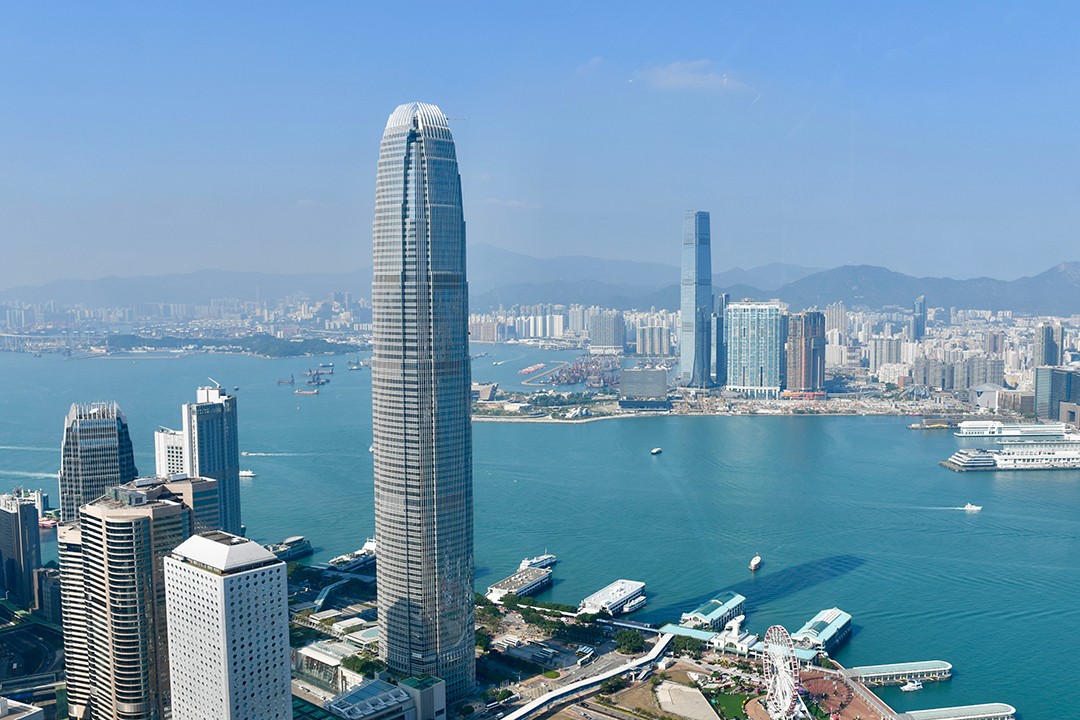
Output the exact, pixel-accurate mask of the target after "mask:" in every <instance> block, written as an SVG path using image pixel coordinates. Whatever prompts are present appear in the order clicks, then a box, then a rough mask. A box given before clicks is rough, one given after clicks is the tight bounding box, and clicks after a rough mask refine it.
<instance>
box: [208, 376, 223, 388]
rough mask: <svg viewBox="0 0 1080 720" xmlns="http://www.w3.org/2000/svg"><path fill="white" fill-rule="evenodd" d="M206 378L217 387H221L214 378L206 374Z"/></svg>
mask: <svg viewBox="0 0 1080 720" xmlns="http://www.w3.org/2000/svg"><path fill="white" fill-rule="evenodd" d="M206 379H207V380H209V381H210V382H212V383H214V384H215V385H217V386H218V387H219V388H220V387H221V383H219V382H218V381H217V380H215V379H214V378H212V377H209V376H208V377H207V378H206Z"/></svg>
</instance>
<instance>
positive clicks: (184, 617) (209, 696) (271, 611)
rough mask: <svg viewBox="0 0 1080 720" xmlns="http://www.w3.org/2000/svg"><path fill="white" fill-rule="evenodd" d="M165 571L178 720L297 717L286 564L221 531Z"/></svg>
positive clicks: (172, 559) (168, 561) (200, 539)
mask: <svg viewBox="0 0 1080 720" xmlns="http://www.w3.org/2000/svg"><path fill="white" fill-rule="evenodd" d="M164 572H165V606H166V616H167V618H168V622H167V627H168V636H169V678H170V686H171V689H172V717H173V720H205V719H206V718H214V719H215V720H285V718H291V717H292V691H291V686H290V674H289V671H290V664H289V607H288V578H287V577H286V574H285V563H284V562H282V561H281V560H279V559H278V558H277V556H276V555H274V554H273V553H271V552H270V551H268V550H267V549H266V548H264V547H263V546H262V545H259V544H258V543H256V542H252V541H251V540H246V539H244V538H242V537H238V536H236V535H230V534H228V533H224V532H220V531H213V532H208V533H204V534H202V535H195V536H193V537H190V538H188V539H187V540H185V541H184V542H183V543H181V544H180V545H179V546H178V547H177V548H176V549H175V550H173V552H172V555H171V556H169V557H166V558H165V561H164Z"/></svg>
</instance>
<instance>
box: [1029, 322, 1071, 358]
mask: <svg viewBox="0 0 1080 720" xmlns="http://www.w3.org/2000/svg"><path fill="white" fill-rule="evenodd" d="M1031 364H1032V366H1033V367H1043V366H1051V367H1056V366H1058V365H1063V364H1065V329H1064V328H1063V327H1062V326H1061V325H1059V324H1057V323H1041V324H1040V325H1039V326H1038V327H1037V328H1035V354H1034V357H1033V358H1032V363H1031Z"/></svg>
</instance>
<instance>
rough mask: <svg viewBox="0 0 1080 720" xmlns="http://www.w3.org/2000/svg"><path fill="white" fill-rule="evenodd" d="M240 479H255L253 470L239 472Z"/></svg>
mask: <svg viewBox="0 0 1080 720" xmlns="http://www.w3.org/2000/svg"><path fill="white" fill-rule="evenodd" d="M240 477H242V478H253V477H255V471H254V470H241V471H240Z"/></svg>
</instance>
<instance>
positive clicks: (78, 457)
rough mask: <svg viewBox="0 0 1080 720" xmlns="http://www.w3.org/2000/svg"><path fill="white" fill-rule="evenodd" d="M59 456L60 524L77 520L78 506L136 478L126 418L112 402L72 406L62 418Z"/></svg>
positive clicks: (136, 473) (136, 472)
mask: <svg viewBox="0 0 1080 720" xmlns="http://www.w3.org/2000/svg"><path fill="white" fill-rule="evenodd" d="M61 453H62V458H61V467H60V520H61V521H62V522H73V521H75V520H78V518H79V507H80V506H82V505H85V504H86V503H88V502H93V501H94V500H97V499H98V498H99V497H101V496H102V495H104V494H105V489H106V488H110V487H116V486H118V485H123V484H124V483H128V482H131V481H132V480H134V479H135V478H136V477H137V476H138V471H137V470H136V469H135V456H134V454H133V453H132V450H131V436H130V435H129V434H128V426H127V418H126V417H124V413H122V412H120V406H119V405H117V404H116V403H89V404H87V405H78V404H74V405H72V406H71V409H70V410H69V411H68V414H67V417H66V418H65V419H64V444H63V449H62V451H61Z"/></svg>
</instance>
